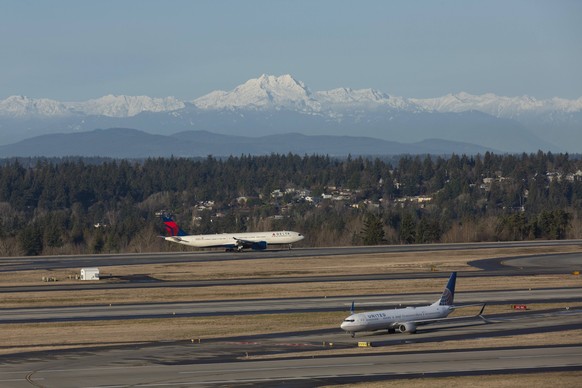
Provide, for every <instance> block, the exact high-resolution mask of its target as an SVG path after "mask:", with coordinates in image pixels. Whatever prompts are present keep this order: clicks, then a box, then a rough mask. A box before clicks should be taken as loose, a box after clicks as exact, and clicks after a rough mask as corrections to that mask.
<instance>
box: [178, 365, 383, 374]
mask: <svg viewBox="0 0 582 388" xmlns="http://www.w3.org/2000/svg"><path fill="white" fill-rule="evenodd" d="M247 365H248V364H247ZM373 365H376V363H365V364H331V365H330V364H326V365H307V366H303V365H302V366H289V367H271V368H245V367H244V365H241V368H237V369H220V370H218V371H195V372H178V373H179V374H185V375H187V374H201V373H217V372H219V373H228V372H249V371H253V372H258V371H268V370H289V369H322V368H335V367H344V366H373Z"/></svg>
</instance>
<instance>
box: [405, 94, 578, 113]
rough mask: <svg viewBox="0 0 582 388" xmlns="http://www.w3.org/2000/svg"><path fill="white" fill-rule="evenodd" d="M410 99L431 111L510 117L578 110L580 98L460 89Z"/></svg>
mask: <svg viewBox="0 0 582 388" xmlns="http://www.w3.org/2000/svg"><path fill="white" fill-rule="evenodd" d="M410 101H412V102H414V103H415V104H418V105H419V106H421V107H423V108H424V109H426V110H429V111H434V112H441V113H442V112H466V111H471V110H476V111H480V112H484V113H487V114H490V115H492V116H495V117H502V118H514V117H518V116H520V115H522V114H526V113H548V112H552V111H557V112H565V113H569V112H579V111H582V98H579V99H577V100H565V99H561V98H552V99H550V100H537V99H536V98H533V97H530V96H521V97H504V96H497V95H495V94H493V93H486V94H482V95H478V96H477V95H472V94H469V93H465V92H461V93H456V94H447V95H446V96H442V97H437V98H426V99H415V98H411V99H410Z"/></svg>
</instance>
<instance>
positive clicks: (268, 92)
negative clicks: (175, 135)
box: [192, 74, 320, 112]
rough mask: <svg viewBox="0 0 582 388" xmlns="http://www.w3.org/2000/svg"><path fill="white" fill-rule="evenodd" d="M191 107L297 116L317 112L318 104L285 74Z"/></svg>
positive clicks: (252, 81)
mask: <svg viewBox="0 0 582 388" xmlns="http://www.w3.org/2000/svg"><path fill="white" fill-rule="evenodd" d="M192 103H193V104H194V105H195V106H197V107H198V108H200V109H209V110H219V109H256V110H260V109H290V110H297V111H300V112H309V111H319V110H320V104H319V102H317V101H316V100H315V99H314V98H313V97H312V94H311V92H310V91H309V89H308V88H307V87H306V86H305V84H303V82H300V81H297V80H295V78H293V77H292V76H291V75H289V74H286V75H282V76H280V77H275V76H272V75H265V74H263V75H261V76H260V77H259V78H254V79H250V80H248V81H247V82H245V83H244V84H242V85H239V86H237V87H236V88H234V89H233V90H232V91H230V92H225V91H215V92H212V93H209V94H207V95H205V96H203V97H200V98H198V99H196V100H194V101H192Z"/></svg>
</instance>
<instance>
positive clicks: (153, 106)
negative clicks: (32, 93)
mask: <svg viewBox="0 0 582 388" xmlns="http://www.w3.org/2000/svg"><path fill="white" fill-rule="evenodd" d="M184 107H185V103H184V102H183V101H179V100H177V99H176V98H174V97H166V98H152V97H147V96H113V95H108V96H103V97H101V98H97V99H93V100H88V101H84V102H59V101H55V100H49V99H44V98H42V99H32V98H28V97H24V96H11V97H8V98H7V99H5V100H0V117H2V116H4V117H11V118H24V119H26V118H59V117H67V116H78V115H88V116H89V115H95V116H106V117H132V116H135V115H138V114H140V113H142V112H167V111H173V110H178V109H182V108H184Z"/></svg>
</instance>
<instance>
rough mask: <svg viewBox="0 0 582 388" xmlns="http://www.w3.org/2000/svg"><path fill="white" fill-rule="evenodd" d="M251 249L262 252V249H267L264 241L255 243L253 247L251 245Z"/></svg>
mask: <svg viewBox="0 0 582 388" xmlns="http://www.w3.org/2000/svg"><path fill="white" fill-rule="evenodd" d="M251 249H254V250H255V251H262V250H264V249H267V242H266V241H259V242H256V243H254V244H253V245H251Z"/></svg>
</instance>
